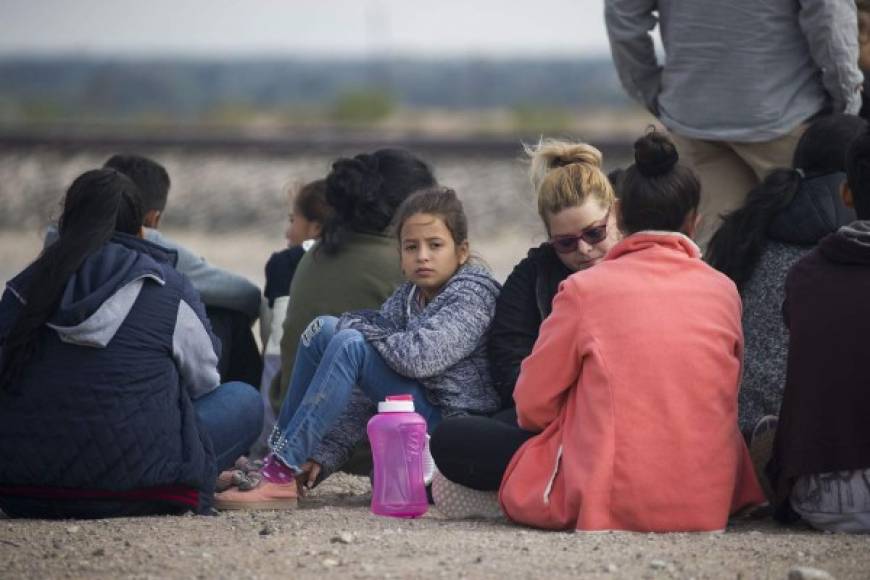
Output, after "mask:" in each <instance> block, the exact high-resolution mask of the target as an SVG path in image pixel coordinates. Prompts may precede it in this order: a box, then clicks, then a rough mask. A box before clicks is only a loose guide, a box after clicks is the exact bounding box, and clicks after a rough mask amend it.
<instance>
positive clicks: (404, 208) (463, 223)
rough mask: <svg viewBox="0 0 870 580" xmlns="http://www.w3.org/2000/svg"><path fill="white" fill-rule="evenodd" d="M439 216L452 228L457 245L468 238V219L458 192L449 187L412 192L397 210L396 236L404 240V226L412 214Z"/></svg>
mask: <svg viewBox="0 0 870 580" xmlns="http://www.w3.org/2000/svg"><path fill="white" fill-rule="evenodd" d="M418 213H423V214H427V215H433V216H438V217H439V218H441V220H442V221H443V222H444V225H445V226H447V229H448V230H450V235H451V236H453V243H454V244H456V245H457V246H458V245H460V244H461V243H463V242H465V241H467V240H468V219H467V218H466V217H465V210H464V209H463V207H462V202H461V201H460V200H459V197H457V195H456V192H455V191H454V190H452V189H450V188H448V187H429V188H427V189H423V190H420V191H418V192H416V193H414V194H412V195H411V196H410V197H408V199H406V200H405V201H404V202H402V205H400V206H399V209H398V210H396V222H395V223H396V237H397V238H398V239H399V242H400V243H401V241H402V226H403V225H404V223H405V222H406V221H407V220H408V218H410V217H411V216H413V215H415V214H418Z"/></svg>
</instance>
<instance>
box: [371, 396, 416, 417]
mask: <svg viewBox="0 0 870 580" xmlns="http://www.w3.org/2000/svg"><path fill="white" fill-rule="evenodd" d="M399 397H402V398H399ZM404 397H405V395H397V396H395V397H387V400H386V401H381V402H380V403H378V413H413V412H414V399H413V398H411V397H408V398H404Z"/></svg>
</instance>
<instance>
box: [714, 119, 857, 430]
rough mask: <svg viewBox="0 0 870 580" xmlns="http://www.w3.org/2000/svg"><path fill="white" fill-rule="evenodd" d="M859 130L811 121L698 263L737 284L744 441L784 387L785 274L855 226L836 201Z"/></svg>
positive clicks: (771, 411)
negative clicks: (786, 164) (787, 164)
mask: <svg viewBox="0 0 870 580" xmlns="http://www.w3.org/2000/svg"><path fill="white" fill-rule="evenodd" d="M866 125H867V123H866V122H865V121H864V120H863V119H861V118H860V117H857V116H854V115H832V116H827V117H822V118H820V119H818V120H817V121H815V122H814V123H813V124H812V125H811V126H810V127H809V128H808V129H807V131H806V132H805V133H804V135H803V136H802V137H801V140H800V141H799V142H798V145H797V148H796V149H795V154H794V160H793V163H792V165H793V169H778V170H775V171H773V172H772V173H771V174H770V175H768V177H767V178H766V179H765V180H764V182H762V184H761V185H759V186H758V187H756V188H755V189H753V190H752V191H751V192H750V193H749V195H748V196H747V199H746V203H745V204H744V205H743V207H741V208H740V209H738V210H736V211H734V212H732V213H731V214H729V215H727V216H725V218H724V221H723V224H722V227H721V228H720V229H719V230H718V231H717V232H716V234H715V235H714V236H713V239H712V240H711V241H710V245H709V247H708V249H707V255H706V259H707V261H708V262H709V263H710V265H712V266H713V267H715V268H717V269H718V270H720V271H721V272H723V273H725V274H727V275H728V276H729V277H730V278H731V279H732V280H734V282H735V283H736V284H737V288H738V289H739V290H740V297H741V298H742V300H743V333H744V337H745V352H744V362H743V381H742V383H741V388H740V395H739V410H738V420H739V424H740V429H741V431H742V432H743V434H744V435H745V436H746V437H747V439H749V438H750V436H751V433H752V431H753V429H754V427H755V425H756V424H757V423H758V422H759V420H760V419H761V418H763V417H764V416H766V415H777V414H778V413H779V407H780V403H781V401H782V392H783V388H784V386H785V367H786V356H787V353H788V331H787V330H786V327H785V325H784V324H783V320H782V302H783V297H784V285H785V279H786V274H787V273H788V270H789V269H790V268H791V267H792V266H793V265H794V264H795V263H796V262H797V261H798V260H800V259H801V258H802V257H803V256H805V255H806V254H808V253H809V252H810V251H812V249H813V248H814V247H815V246H816V245H817V244H818V243H819V241H820V240H821V239H822V238H824V237H825V236H826V235H828V234H831V233H833V232H835V231H837V229H838V228H840V227H841V226H844V225H846V224H848V223H850V222H852V221H854V220H855V212H854V210H852V209H850V208H847V207H846V206H845V205H844V204H843V202H842V200H841V199H840V186H841V185H842V183H843V182H844V181H845V179H846V175H845V173H843V172H844V171H845V166H846V151H847V149H848V147H849V144H850V143H851V142H852V141H853V140H854V139H855V138H856V137H857V136H858V135H860V134H861V132H862V131H863V130H864V128H865V127H866Z"/></svg>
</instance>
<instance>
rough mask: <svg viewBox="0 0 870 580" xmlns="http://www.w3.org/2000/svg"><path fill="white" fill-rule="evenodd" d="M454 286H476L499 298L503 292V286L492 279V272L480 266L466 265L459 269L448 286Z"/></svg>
mask: <svg viewBox="0 0 870 580" xmlns="http://www.w3.org/2000/svg"><path fill="white" fill-rule="evenodd" d="M454 284H457V285H458V284H462V285H467V284H476V285H479V286H480V287H481V290H484V291H486V292H489V293H490V294H493V295H495V296H498V294H499V292H500V291H501V284H499V283H498V281H497V280H496V279H495V278H493V277H492V272H490V271H489V269H488V268H487V267H486V266H482V265H480V264H465V265H464V266H462V267H461V268H459V270H457V271H456V273H455V274H454V275H453V277H452V278H451V279H450V281H449V282H447V284H446V285H447V286H452V285H454Z"/></svg>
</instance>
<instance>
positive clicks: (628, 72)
mask: <svg viewBox="0 0 870 580" xmlns="http://www.w3.org/2000/svg"><path fill="white" fill-rule="evenodd" d="M605 21H606V23H607V33H608V36H609V38H610V48H611V52H612V54H613V61H614V64H615V65H616V70H617V72H618V74H619V79H620V81H621V82H622V85H623V87H625V90H626V91H627V92H628V94H629V95H630V96H631V97H633V98H634V99H636V100H638V101H640V102H641V103H642V104H643V105H644V106H645V107H646V108H647V109H648V110H649V111H650V112H651V113H652V114H653V115H655V116H656V117H657V118H658V119H659V121H661V123H662V124H664V125H665V127H667V128H668V130H669V131H670V132H671V134H672V136H673V138H674V141H675V142H676V144H677V147H678V148H679V150H680V156H681V158H682V159H685V160H687V161H688V163H689V164H690V165H691V166H692V167H693V168H694V169H695V171H697V173H698V176H699V178H700V179H701V184H702V187H703V194H702V196H701V214H702V215H703V216H704V221H705V225H704V226H703V227H702V230H701V234H700V236H699V237H700V239H699V241H700V242H701V243H702V244H703V245H706V242H707V241H709V239H710V237H711V236H712V234H713V233H714V232H715V230H716V228H718V226H719V223H720V219H719V218H720V216H721V215H722V214H724V213H727V212H730V211H732V210H734V209H736V208H738V207H740V206H741V205H742V204H743V200H744V199H745V197H746V194H747V192H748V191H749V190H750V189H751V188H752V187H754V186H755V185H757V184H758V183H759V182H760V181H761V179H763V178H764V176H765V175H766V174H767V173H768V172H769V171H770V170H771V169H773V168H776V167H791V160H792V154H793V152H794V148H795V145H796V144H797V141H798V139H799V138H800V135H801V134H802V133H803V130H804V128H805V127H806V125H807V122H808V121H809V120H810V119H812V118H813V117H815V116H817V115H820V114H828V113H852V114H854V113H857V112H858V110H859V108H860V106H861V93H860V90H861V89H860V87H861V83H862V80H863V77H862V75H861V72H860V70H859V69H858V25H857V15H856V9H855V2H854V0H729V1H727V2H723V1H721V0H605ZM656 25H658V26H659V29H660V32H661V37H662V43H663V45H664V52H665V58H664V62H659V59H658V58H657V56H656V52H655V49H654V45H653V39H652V35H651V32H652V30H653V29H654V28H655V27H656Z"/></svg>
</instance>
